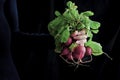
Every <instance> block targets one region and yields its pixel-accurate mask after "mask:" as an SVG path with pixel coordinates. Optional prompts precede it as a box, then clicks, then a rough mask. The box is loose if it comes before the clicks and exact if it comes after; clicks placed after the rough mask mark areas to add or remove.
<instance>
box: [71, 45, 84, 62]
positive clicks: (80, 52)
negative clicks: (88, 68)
mask: <svg viewBox="0 0 120 80" xmlns="http://www.w3.org/2000/svg"><path fill="white" fill-rule="evenodd" d="M85 52H86V48H85V47H84V46H81V45H79V46H77V47H75V49H74V51H73V53H72V56H73V58H74V59H77V60H81V59H82V58H83V57H84V55H85Z"/></svg>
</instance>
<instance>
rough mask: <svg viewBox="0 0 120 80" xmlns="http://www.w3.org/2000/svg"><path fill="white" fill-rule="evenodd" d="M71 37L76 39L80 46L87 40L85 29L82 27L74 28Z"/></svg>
mask: <svg viewBox="0 0 120 80" xmlns="http://www.w3.org/2000/svg"><path fill="white" fill-rule="evenodd" d="M72 37H73V39H74V40H76V43H77V44H79V45H81V46H84V43H85V42H86V41H87V34H86V31H85V29H83V30H81V31H77V30H76V31H75V32H74V33H73V34H72Z"/></svg>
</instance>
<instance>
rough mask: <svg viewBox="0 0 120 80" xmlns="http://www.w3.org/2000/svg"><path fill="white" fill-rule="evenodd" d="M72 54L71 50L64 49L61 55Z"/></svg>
mask: <svg viewBox="0 0 120 80" xmlns="http://www.w3.org/2000/svg"><path fill="white" fill-rule="evenodd" d="M69 53H70V50H69V49H68V48H66V47H65V48H64V49H63V50H62V52H61V55H68V54H69Z"/></svg>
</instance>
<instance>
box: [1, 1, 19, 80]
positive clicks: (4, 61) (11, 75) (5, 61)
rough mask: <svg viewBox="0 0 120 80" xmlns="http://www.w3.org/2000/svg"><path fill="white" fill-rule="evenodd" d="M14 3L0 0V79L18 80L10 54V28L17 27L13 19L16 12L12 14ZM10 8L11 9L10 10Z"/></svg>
mask: <svg viewBox="0 0 120 80" xmlns="http://www.w3.org/2000/svg"><path fill="white" fill-rule="evenodd" d="M9 2H10V3H9ZM12 3H13V4H12ZM15 5H16V2H15V0H0V80H19V76H18V73H17V71H16V67H15V65H14V62H13V60H12V56H11V29H13V28H14V29H16V28H15V27H17V26H16V24H17V23H16V22H17V20H15V18H17V17H15V16H16V15H15V14H16V13H15V14H14V12H16V9H15V7H16V6H15ZM9 8H10V9H9ZM6 9H7V10H6ZM10 10H12V11H11V12H10ZM14 10H15V11H14ZM6 12H7V13H6ZM9 12H10V13H9ZM12 17H14V19H13V18H12ZM10 19H11V20H10ZM14 24H15V25H14ZM12 27H13V28H12ZM12 31H14V30H12Z"/></svg>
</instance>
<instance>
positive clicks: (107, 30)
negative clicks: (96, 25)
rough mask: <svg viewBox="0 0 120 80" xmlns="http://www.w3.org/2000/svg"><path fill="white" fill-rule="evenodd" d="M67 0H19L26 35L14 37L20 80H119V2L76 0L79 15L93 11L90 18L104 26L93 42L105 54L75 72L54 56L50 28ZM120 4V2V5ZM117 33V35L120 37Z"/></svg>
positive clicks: (21, 19) (14, 55)
mask: <svg viewBox="0 0 120 80" xmlns="http://www.w3.org/2000/svg"><path fill="white" fill-rule="evenodd" d="M66 1H67V0H47V1H46V0H18V13H19V25H20V26H19V27H20V30H21V32H24V33H23V34H15V35H14V36H13V59H14V62H15V64H16V67H17V69H18V72H19V75H20V77H21V80H41V79H42V80H75V79H76V80H77V79H84V80H88V79H89V80H108V79H110V80H120V62H119V61H120V53H119V49H120V47H119V44H120V40H119V38H120V33H119V22H120V21H119V17H120V14H119V5H117V3H118V2H117V1H116V0H73V1H74V2H75V3H76V5H77V6H78V10H79V11H80V12H82V11H86V10H91V11H93V12H94V14H95V15H94V16H93V17H91V19H93V20H96V21H99V22H100V23H101V27H100V32H99V33H98V34H97V35H95V36H94V40H95V41H97V42H100V43H101V44H102V46H103V50H104V51H105V52H106V53H108V54H109V55H110V56H111V57H112V58H113V60H112V61H111V60H110V59H108V58H107V57H106V56H105V55H102V56H98V57H94V60H93V62H92V63H90V67H83V66H79V68H78V69H77V70H76V71H75V72H74V67H73V66H68V65H67V64H66V63H65V62H64V61H62V60H61V59H60V58H59V57H58V55H56V54H54V51H53V50H54V40H53V38H52V37H51V36H50V35H49V32H48V30H47V25H48V23H49V21H50V20H52V19H54V17H55V16H54V11H55V10H59V11H60V12H64V9H65V3H66ZM118 4H119V3H118ZM117 33H118V34H117Z"/></svg>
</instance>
